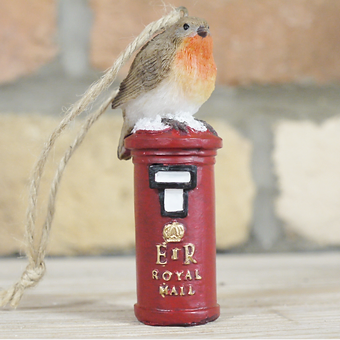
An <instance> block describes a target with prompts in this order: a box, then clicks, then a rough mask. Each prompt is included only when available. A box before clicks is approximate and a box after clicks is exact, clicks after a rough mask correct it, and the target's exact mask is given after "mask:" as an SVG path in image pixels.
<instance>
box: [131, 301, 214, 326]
mask: <svg viewBox="0 0 340 340" xmlns="http://www.w3.org/2000/svg"><path fill="white" fill-rule="evenodd" d="M135 315H136V317H137V319H138V320H139V321H140V322H143V323H144V324H146V325H151V326H195V325H202V324H205V323H207V322H210V321H214V320H216V319H217V318H218V317H219V316H220V306H219V305H216V306H214V307H211V308H198V309H185V310H177V311H174V310H163V309H146V308H143V307H140V306H138V304H135Z"/></svg>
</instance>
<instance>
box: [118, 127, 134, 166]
mask: <svg viewBox="0 0 340 340" xmlns="http://www.w3.org/2000/svg"><path fill="white" fill-rule="evenodd" d="M131 131H132V127H131V125H130V124H128V123H127V122H126V121H125V120H124V123H123V127H122V132H121V134H120V138H119V143H118V149H117V156H118V158H119V159H121V160H122V159H124V160H128V159H130V158H131V152H130V150H128V149H126V148H125V146H124V139H125V137H127V136H129V135H130V134H131Z"/></svg>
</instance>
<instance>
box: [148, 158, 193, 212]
mask: <svg viewBox="0 0 340 340" xmlns="http://www.w3.org/2000/svg"><path fill="white" fill-rule="evenodd" d="M149 184H150V188H151V189H158V194H159V201H160V205H161V215H162V216H168V217H186V216H187V215H188V191H189V190H192V189H194V188H196V185H197V167H196V166H195V165H163V164H154V165H150V167H149Z"/></svg>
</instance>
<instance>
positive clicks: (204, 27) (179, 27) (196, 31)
mask: <svg viewBox="0 0 340 340" xmlns="http://www.w3.org/2000/svg"><path fill="white" fill-rule="evenodd" d="M173 30H174V34H175V36H176V38H177V39H184V38H187V37H195V36H196V35H199V36H200V37H202V38H205V37H207V36H208V35H210V30H209V25H208V23H207V22H206V21H205V20H204V19H201V18H196V17H183V18H181V19H179V20H178V21H177V22H176V24H174V26H173Z"/></svg>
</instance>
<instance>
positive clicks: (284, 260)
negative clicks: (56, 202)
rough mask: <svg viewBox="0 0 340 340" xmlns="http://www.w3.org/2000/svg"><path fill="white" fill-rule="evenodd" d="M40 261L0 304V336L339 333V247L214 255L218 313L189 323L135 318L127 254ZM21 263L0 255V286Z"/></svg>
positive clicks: (132, 276) (18, 271)
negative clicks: (32, 281) (14, 304)
mask: <svg viewBox="0 0 340 340" xmlns="http://www.w3.org/2000/svg"><path fill="white" fill-rule="evenodd" d="M46 264H47V275H46V277H45V279H44V280H43V282H41V283H40V284H39V285H38V286H37V287H36V288H34V289H30V290H29V291H27V293H26V295H25V296H24V298H23V301H22V303H21V305H20V307H19V308H18V309H17V310H10V309H9V308H6V309H3V310H0V338H11V339H13V338H15V339H18V338H132V339H134V338H195V339H197V338H206V339H210V338H340V252H338V253H336V252H333V253H309V254H301V253H300V254H269V255H223V256H218V259H217V268H218V280H217V281H218V301H219V303H220V305H221V316H220V318H219V319H218V320H216V321H215V322H212V323H209V324H206V325H203V326H194V327H152V326H145V325H143V324H141V323H139V322H138V321H137V320H136V319H135V317H134V313H133V305H134V303H135V300H136V297H135V263H134V257H98V258H91V257H90V258H86V257H85V258H59V259H47V261H46ZM25 265H26V261H25V260H19V259H0V286H1V287H8V286H9V285H10V284H11V283H13V281H14V280H15V279H17V278H18V277H19V275H20V274H21V270H22V269H23V268H24V267H25Z"/></svg>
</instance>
